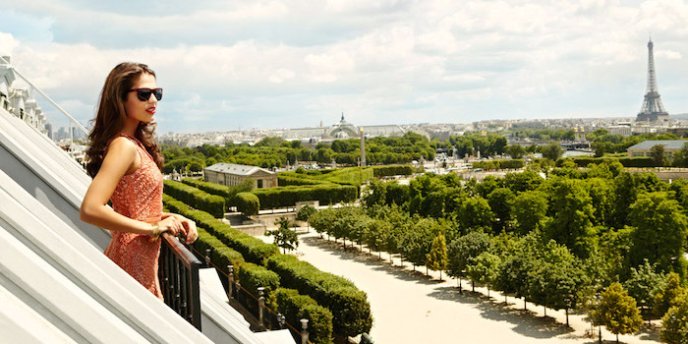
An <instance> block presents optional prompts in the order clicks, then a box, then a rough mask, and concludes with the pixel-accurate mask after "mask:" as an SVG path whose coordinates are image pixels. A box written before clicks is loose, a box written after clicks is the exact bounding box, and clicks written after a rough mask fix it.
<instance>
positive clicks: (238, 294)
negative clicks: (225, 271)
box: [235, 280, 242, 302]
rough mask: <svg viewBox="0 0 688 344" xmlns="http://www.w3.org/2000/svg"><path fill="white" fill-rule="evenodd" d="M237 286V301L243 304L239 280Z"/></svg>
mask: <svg viewBox="0 0 688 344" xmlns="http://www.w3.org/2000/svg"><path fill="white" fill-rule="evenodd" d="M235 286H236V299H237V300H238V301H239V302H242V301H241V283H240V282H239V280H237V281H236V284H235Z"/></svg>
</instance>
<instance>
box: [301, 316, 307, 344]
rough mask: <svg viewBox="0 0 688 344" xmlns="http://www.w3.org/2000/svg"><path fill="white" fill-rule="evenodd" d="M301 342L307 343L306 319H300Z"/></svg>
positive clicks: (302, 343)
mask: <svg viewBox="0 0 688 344" xmlns="http://www.w3.org/2000/svg"><path fill="white" fill-rule="evenodd" d="M301 344H308V319H301Z"/></svg>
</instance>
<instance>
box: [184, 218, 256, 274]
mask: <svg viewBox="0 0 688 344" xmlns="http://www.w3.org/2000/svg"><path fill="white" fill-rule="evenodd" d="M193 247H194V249H195V250H196V251H198V252H200V253H201V254H202V255H205V254H206V250H207V249H210V260H211V261H212V262H213V265H214V266H215V267H217V268H218V269H219V270H220V271H222V272H224V273H225V274H229V270H228V269H227V266H229V265H232V266H233V267H234V271H238V270H239V269H240V268H241V266H242V265H243V264H244V257H243V256H242V255H241V253H239V252H237V251H235V250H233V249H231V248H229V247H227V245H225V244H223V243H222V242H221V241H220V240H218V239H217V238H216V237H214V236H213V235H212V234H210V233H208V232H206V231H205V230H204V229H203V228H198V239H197V240H196V242H194V243H193Z"/></svg>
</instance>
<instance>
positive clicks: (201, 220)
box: [163, 195, 279, 265]
mask: <svg viewBox="0 0 688 344" xmlns="http://www.w3.org/2000/svg"><path fill="white" fill-rule="evenodd" d="M163 202H164V203H165V205H166V206H167V207H168V208H169V209H170V210H171V211H173V212H176V213H179V214H181V215H183V216H186V217H188V218H190V219H191V220H193V221H195V222H196V226H197V227H200V228H203V229H205V230H207V231H208V233H210V234H212V235H213V236H215V237H216V238H217V239H219V240H220V241H221V242H222V243H223V244H225V245H227V246H229V247H230V248H232V249H235V250H237V251H239V253H241V254H242V255H243V256H244V259H246V260H248V261H249V262H253V263H256V264H259V265H264V263H265V261H266V260H267V258H269V257H270V256H272V255H274V254H277V253H279V249H278V248H277V246H275V245H273V244H267V243H264V242H263V241H261V240H260V239H256V238H254V237H252V236H250V235H248V234H245V233H242V232H240V231H238V230H236V229H234V228H232V227H231V226H230V225H228V224H226V223H224V222H222V221H220V220H218V219H216V218H214V217H213V216H212V215H210V214H208V213H206V212H204V211H201V210H195V209H193V208H191V207H189V206H187V205H186V204H184V203H182V202H180V201H178V200H175V199H174V198H172V197H171V196H169V195H163Z"/></svg>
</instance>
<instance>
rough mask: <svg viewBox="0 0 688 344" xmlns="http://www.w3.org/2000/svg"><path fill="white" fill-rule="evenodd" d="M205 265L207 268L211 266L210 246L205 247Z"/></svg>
mask: <svg viewBox="0 0 688 344" xmlns="http://www.w3.org/2000/svg"><path fill="white" fill-rule="evenodd" d="M205 267H206V268H209V267H210V249H209V248H206V249H205Z"/></svg>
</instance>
